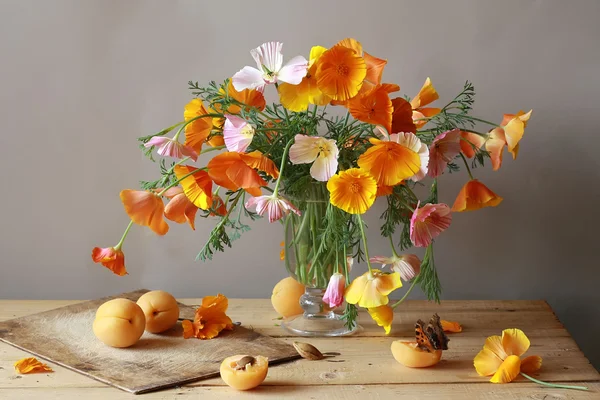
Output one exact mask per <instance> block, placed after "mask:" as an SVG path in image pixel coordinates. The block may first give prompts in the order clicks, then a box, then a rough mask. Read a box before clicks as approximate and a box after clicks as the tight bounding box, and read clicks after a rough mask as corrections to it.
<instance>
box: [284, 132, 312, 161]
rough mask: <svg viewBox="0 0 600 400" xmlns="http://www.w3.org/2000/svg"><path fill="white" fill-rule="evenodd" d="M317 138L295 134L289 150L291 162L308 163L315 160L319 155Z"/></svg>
mask: <svg viewBox="0 0 600 400" xmlns="http://www.w3.org/2000/svg"><path fill="white" fill-rule="evenodd" d="M318 140H319V138H318V137H314V136H307V135H301V134H297V135H296V136H295V137H294V144H293V145H292V146H291V147H290V151H289V157H290V161H291V163H292V164H310V163H312V162H313V161H315V160H316V159H317V156H318V155H319V147H318V146H317V145H316V143H317V141H318Z"/></svg>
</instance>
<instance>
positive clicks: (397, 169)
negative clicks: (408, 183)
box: [358, 138, 421, 186]
mask: <svg viewBox="0 0 600 400" xmlns="http://www.w3.org/2000/svg"><path fill="white" fill-rule="evenodd" d="M369 141H370V142H371V144H373V146H371V147H369V148H368V149H367V151H365V152H364V153H363V154H361V156H360V157H358V166H359V167H361V168H362V169H364V170H365V171H367V172H369V173H370V174H371V175H372V176H373V177H374V178H375V180H376V181H377V185H378V186H395V185H397V184H399V183H400V182H402V180H404V179H408V178H410V177H412V176H413V175H415V174H416V173H417V172H419V170H420V167H421V158H420V156H419V153H417V152H415V151H413V150H411V149H409V148H408V147H406V146H404V145H402V144H401V143H397V142H395V141H389V140H379V139H375V138H371V139H369Z"/></svg>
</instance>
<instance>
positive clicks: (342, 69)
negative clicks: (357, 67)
mask: <svg viewBox="0 0 600 400" xmlns="http://www.w3.org/2000/svg"><path fill="white" fill-rule="evenodd" d="M336 70H337V73H338V75H340V76H347V75H348V73H349V72H350V68H349V67H348V66H347V65H346V64H340V65H338V66H337V69H336Z"/></svg>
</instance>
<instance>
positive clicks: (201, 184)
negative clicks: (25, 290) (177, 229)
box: [173, 165, 213, 229]
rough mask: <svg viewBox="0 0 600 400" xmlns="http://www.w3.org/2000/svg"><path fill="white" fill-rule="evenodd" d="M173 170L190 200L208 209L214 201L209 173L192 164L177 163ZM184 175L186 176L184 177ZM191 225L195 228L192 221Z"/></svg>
mask: <svg viewBox="0 0 600 400" xmlns="http://www.w3.org/2000/svg"><path fill="white" fill-rule="evenodd" d="M194 171H196V172H194ZM173 172H174V173H175V176H176V177H177V179H178V180H180V182H179V183H180V184H181V187H182V188H183V192H184V193H185V196H186V197H187V198H188V199H189V201H190V202H191V203H192V204H193V205H194V206H196V208H201V209H203V210H208V209H209V208H210V207H211V205H212V203H213V201H212V184H213V182H212V180H211V179H210V176H209V175H208V173H207V172H206V171H204V170H201V169H199V168H196V167H193V166H191V165H176V166H175V167H174V168H173ZM186 175H188V176H186ZM184 176H186V177H185V178H184ZM195 214H196V213H195V212H194V215H195ZM176 222H177V221H176ZM190 225H191V226H192V229H193V224H192V223H190Z"/></svg>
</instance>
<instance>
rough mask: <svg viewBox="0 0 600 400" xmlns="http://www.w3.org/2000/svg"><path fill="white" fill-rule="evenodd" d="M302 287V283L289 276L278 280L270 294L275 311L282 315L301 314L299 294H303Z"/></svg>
mask: <svg viewBox="0 0 600 400" xmlns="http://www.w3.org/2000/svg"><path fill="white" fill-rule="evenodd" d="M304 289H305V288H304V285H303V284H301V283H300V282H298V281H297V280H295V279H294V278H292V277H291V276H290V277H287V278H284V279H282V280H280V281H279V282H278V283H277V284H276V285H275V287H274V288H273V294H272V295H271V304H273V308H274V309H275V311H277V313H278V314H279V315H281V316H282V317H291V316H293V315H298V314H302V313H303V312H304V310H303V309H302V307H300V296H302V295H303V294H304Z"/></svg>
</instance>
